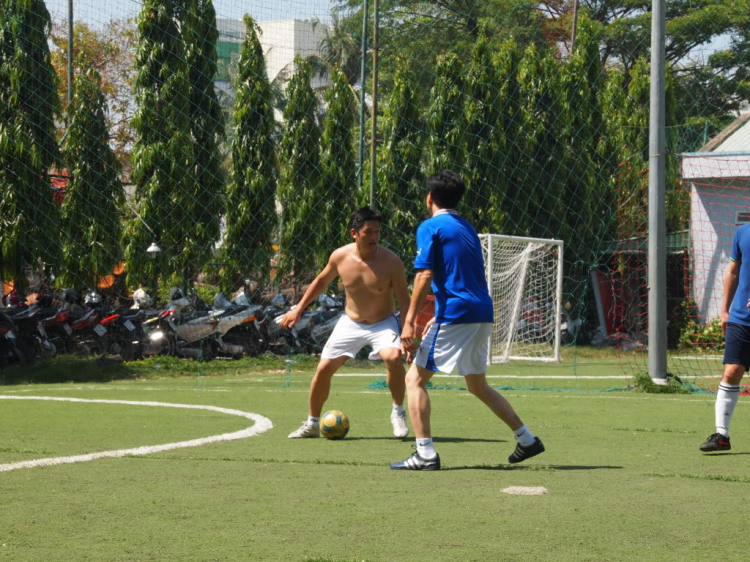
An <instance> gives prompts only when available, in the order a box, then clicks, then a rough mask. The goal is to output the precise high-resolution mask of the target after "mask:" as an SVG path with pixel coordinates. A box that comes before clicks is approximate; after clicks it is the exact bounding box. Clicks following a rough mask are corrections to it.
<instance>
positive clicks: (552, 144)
mask: <svg viewBox="0 0 750 562" xmlns="http://www.w3.org/2000/svg"><path fill="white" fill-rule="evenodd" d="M559 74H560V72H559V65H558V63H557V61H556V60H555V58H554V57H552V56H551V55H549V54H548V55H546V56H542V55H541V54H540V52H539V49H537V48H536V46H535V45H530V46H529V47H527V49H526V51H525V52H524V55H523V57H522V58H521V61H520V63H519V68H518V82H519V88H520V90H521V94H520V95H521V98H522V121H521V123H522V125H521V129H522V131H523V135H521V138H520V139H519V140H518V141H517V142H519V143H520V145H521V147H522V149H523V152H522V160H521V162H522V169H523V170H525V171H526V174H525V176H524V183H523V190H524V193H525V201H526V202H525V204H524V205H523V208H524V209H525V213H526V220H524V221H523V223H522V228H523V230H521V231H516V232H517V234H521V235H526V236H536V237H542V238H545V237H546V238H561V239H563V240H566V239H567V232H566V230H565V227H564V224H565V221H564V217H565V212H566V209H565V207H564V205H563V204H562V195H563V182H564V178H565V171H564V170H563V169H562V168H561V166H560V164H561V162H563V161H564V157H565V147H564V146H562V143H561V142H560V137H561V132H562V131H561V127H562V118H561V107H560V91H561V88H560V76H559Z"/></svg>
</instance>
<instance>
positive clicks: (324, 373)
mask: <svg viewBox="0 0 750 562" xmlns="http://www.w3.org/2000/svg"><path fill="white" fill-rule="evenodd" d="M347 359H349V357H347V356H346V355H342V356H341V357H336V358H335V359H321V360H320V363H318V368H317V369H316V370H315V376H314V377H313V380H312V382H311V383H310V397H309V399H308V414H309V415H310V416H311V417H314V418H320V413H321V412H322V411H323V405H324V404H325V403H326V400H328V394H329V393H330V392H331V379H332V378H333V375H334V374H335V373H336V371H338V370H339V369H340V368H341V366H342V365H343V364H344V363H346V360H347Z"/></svg>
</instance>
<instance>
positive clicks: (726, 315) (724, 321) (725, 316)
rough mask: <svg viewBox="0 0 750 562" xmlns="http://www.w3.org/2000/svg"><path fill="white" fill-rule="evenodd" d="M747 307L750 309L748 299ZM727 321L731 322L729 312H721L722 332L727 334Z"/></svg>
mask: <svg viewBox="0 0 750 562" xmlns="http://www.w3.org/2000/svg"><path fill="white" fill-rule="evenodd" d="M747 308H748V309H750V300H748V301H747ZM727 322H729V313H728V312H722V313H721V333H722V334H724V335H727Z"/></svg>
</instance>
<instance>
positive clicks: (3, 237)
mask: <svg viewBox="0 0 750 562" xmlns="http://www.w3.org/2000/svg"><path fill="white" fill-rule="evenodd" d="M373 3H374V2H373V1H372V0H370V1H369V2H365V1H363V0H305V1H302V0H274V1H273V2H269V1H267V0H266V1H261V0H243V1H239V0H215V1H213V2H212V1H210V0H146V1H136V0H125V1H115V0H74V1H72V2H68V0H49V1H48V2H46V3H45V2H44V1H42V0H2V10H1V11H0V27H1V28H2V35H1V36H0V189H1V190H2V191H1V194H0V274H1V276H2V279H3V281H4V282H5V287H4V289H5V290H4V292H5V293H7V292H8V291H9V290H10V288H11V287H12V286H15V287H18V288H24V289H25V290H26V291H27V293H33V292H35V291H38V290H39V289H40V288H41V287H47V288H49V289H55V290H60V289H62V288H63V287H71V288H73V289H75V290H76V291H77V292H79V293H82V292H84V291H86V290H88V289H90V288H98V289H99V290H100V291H101V292H102V293H103V294H104V295H105V298H106V299H108V300H109V301H110V302H112V303H113V306H114V305H120V306H127V305H128V304H129V303H130V302H131V301H130V299H131V297H132V294H133V291H134V290H135V289H137V288H139V287H144V288H147V289H149V290H150V291H151V292H152V293H154V292H155V293H156V294H157V296H158V298H159V299H160V300H161V301H164V300H165V299H166V298H167V291H168V289H169V287H171V286H181V287H186V288H194V289H197V290H198V291H202V292H204V293H205V294H206V295H209V296H210V293H212V292H213V291H216V290H219V289H221V290H223V291H225V292H227V293H228V294H229V293H232V292H234V291H237V290H239V289H245V290H248V291H249V292H250V293H251V294H252V295H253V298H255V299H259V300H262V299H264V298H267V297H268V295H272V294H273V293H275V292H277V291H278V290H285V291H288V292H291V293H294V294H296V297H299V296H300V291H301V289H302V288H303V287H304V286H305V285H306V284H307V283H309V282H310V281H311V280H312V278H313V277H314V276H315V274H316V273H317V271H318V269H319V268H320V267H321V266H322V265H323V264H324V263H325V262H326V260H327V258H328V255H329V254H330V252H331V250H332V249H334V248H335V247H336V246H338V245H341V244H344V243H346V242H347V241H349V240H350V236H349V234H348V218H349V214H350V213H351V212H352V211H353V210H354V209H356V208H358V207H360V206H363V205H366V204H369V203H372V204H374V205H375V206H376V207H378V208H379V209H380V210H382V211H383V212H384V214H385V215H386V217H387V219H388V223H387V227H386V229H385V231H384V236H383V241H382V243H383V244H384V245H386V246H388V247H390V248H391V249H393V250H394V251H395V252H396V253H397V254H399V255H400V256H401V257H402V258H403V260H404V262H405V263H406V264H407V267H408V270H409V275H411V264H412V263H413V255H414V233H415V229H416V227H417V225H418V223H419V222H420V220H423V219H424V218H426V217H425V213H426V210H425V207H424V180H425V178H426V177H427V176H429V175H430V174H431V173H433V172H435V171H437V170H440V169H444V168H451V169H454V170H456V171H457V172H458V173H460V174H461V175H462V177H463V178H464V179H465V181H466V183H467V186H468V189H469V190H468V193H467V196H466V197H465V199H464V201H463V202H462V204H461V208H460V209H459V211H460V212H461V213H462V214H463V215H464V216H465V217H466V218H467V219H468V220H469V221H470V222H471V223H472V224H473V225H474V226H475V227H476V229H477V231H478V232H485V233H502V234H507V235H517V236H529V237H538V238H554V239H560V240H563V241H564V242H565V255H564V260H565V267H564V272H565V275H564V297H563V300H564V302H565V303H566V307H565V308H566V312H567V319H568V320H569V324H570V326H573V325H576V326H580V328H578V329H577V330H576V331H575V333H574V334H571V335H570V337H569V339H568V341H567V343H568V344H571V345H575V344H578V345H580V344H590V343H591V342H592V341H593V342H594V343H598V344H602V343H609V344H612V345H617V346H619V347H621V348H622V349H623V353H624V360H623V364H624V365H626V366H629V367H630V368H632V370H633V371H639V370H643V368H644V365H645V363H644V362H643V360H642V359H641V358H640V357H641V356H642V350H643V346H644V345H645V342H646V338H645V335H644V334H645V331H646V320H645V308H644V302H645V301H644V298H645V293H644V287H645V267H646V247H645V244H644V243H643V241H644V240H645V237H646V236H647V235H648V232H647V181H648V125H649V115H648V109H649V99H648V96H649V56H650V28H651V17H650V16H651V14H650V2H646V1H638V0H580V1H577V2H574V1H570V0H557V1H554V2H532V1H530V0H434V1H429V0H427V1H417V0H414V1H412V0H406V1H395V0H381V1H380V2H379V3H378V12H377V14H375V13H374V10H373ZM71 7H72V14H73V20H72V21H73V23H72V26H70V25H69V14H70V13H71V12H70V9H71ZM376 22H377V45H376V46H375V44H374V35H375V34H374V29H375V25H376ZM69 30H70V31H72V33H69ZM69 41H70V44H72V48H73V57H72V60H69V54H68V47H69ZM376 47H377V48H376ZM376 53H377V64H378V67H377V77H378V78H377V84H373V76H374V75H375V73H374V58H373V55H374V54H376ZM666 56H667V65H668V80H667V119H666V120H667V128H668V151H669V164H668V178H667V180H668V188H667V228H668V231H669V232H670V233H672V238H673V239H674V249H675V251H674V255H675V256H678V257H675V258H670V259H671V260H672V261H674V268H675V271H676V273H674V274H670V279H669V280H668V287H669V289H668V293H669V299H670V302H669V303H668V308H669V310H670V311H673V312H671V313H670V314H671V316H670V327H669V330H670V334H674V335H670V345H671V348H672V350H673V354H672V359H671V360H670V361H671V362H672V363H671V364H673V365H677V366H682V367H685V369H686V371H685V372H683V373H682V376H685V374H686V373H687V372H689V373H693V374H695V375H696V376H697V375H699V374H708V371H709V369H708V368H704V367H702V366H701V367H698V368H697V369H696V368H692V367H690V365H691V364H692V363H689V361H688V360H687V359H685V360H683V359H680V358H681V357H688V356H690V355H691V354H694V353H695V352H696V351H704V350H703V349H700V350H697V349H696V347H700V346H696V345H695V342H693V343H692V344H691V343H690V342H691V340H690V337H689V332H690V330H693V331H694V332H696V331H697V330H698V328H696V326H699V327H700V326H703V325H708V324H710V322H711V321H712V320H711V318H707V317H700V316H699V315H698V314H697V313H696V312H692V311H693V310H694V307H692V306H691V302H692V301H694V299H695V296H694V295H693V294H691V290H692V289H691V284H690V283H689V282H687V281H686V279H689V278H692V277H695V276H696V275H697V274H696V271H695V267H696V266H695V263H697V262H696V260H694V259H693V258H692V256H693V246H692V245H691V244H692V242H691V241H690V240H688V239H687V238H688V237H685V236H680V235H679V234H678V233H681V232H685V231H686V230H689V229H690V226H689V225H690V224H692V223H691V220H692V219H693V218H694V216H695V209H694V208H693V205H691V198H690V197H689V196H685V195H684V194H685V186H686V184H685V182H683V181H682V178H681V170H682V160H683V158H682V156H681V155H683V154H686V153H695V152H698V151H700V150H701V148H703V147H705V146H706V145H708V144H709V141H710V140H711V139H713V138H714V137H716V135H718V134H719V133H721V132H722V131H724V130H725V128H726V127H727V126H729V125H730V124H731V123H732V122H733V121H734V120H735V119H736V118H737V117H738V115H739V114H740V113H741V112H742V111H743V110H746V109H747V107H748V106H747V104H748V100H749V99H750V74H749V71H750V1H748V0H714V1H709V0H696V1H668V2H667V44H666ZM69 67H70V68H69ZM70 70H72V73H71V72H70ZM71 75H72V76H73V77H74V79H73V82H72V83H69V78H70V77H71ZM71 94H72V95H71ZM375 108H376V111H374V109H375ZM747 150H750V146H748V149H747ZM737 204H738V205H739V204H742V203H737ZM154 247H157V248H158V249H159V250H160V251H158V252H154V251H152V252H149V251H148V249H149V248H151V249H153V248H154ZM717 251H718V250H717ZM670 255H671V254H670ZM672 261H670V264H672ZM719 261H720V260H719ZM711 267H723V265H721V264H720V263H718V264H714V265H712V266H711ZM670 271H672V270H670ZM294 298H295V296H294V295H292V296H291V299H292V300H294ZM681 310H683V311H686V312H680V311H681ZM690 322H692V324H690ZM571 332H572V330H571ZM704 347H705V346H704ZM630 350H635V351H634V353H633V354H631V353H630ZM639 350H640V353H639ZM681 362H682V363H681ZM699 365H703V363H699ZM714 368H715V365H714V366H711V369H714Z"/></svg>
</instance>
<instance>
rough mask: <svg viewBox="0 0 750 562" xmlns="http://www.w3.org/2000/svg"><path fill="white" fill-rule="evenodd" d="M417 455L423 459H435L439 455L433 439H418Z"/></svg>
mask: <svg viewBox="0 0 750 562" xmlns="http://www.w3.org/2000/svg"><path fill="white" fill-rule="evenodd" d="M417 453H419V456H420V457H422V458H423V459H434V458H435V456H436V455H437V453H436V452H435V446H434V445H433V444H432V437H427V438H425V439H417Z"/></svg>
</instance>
